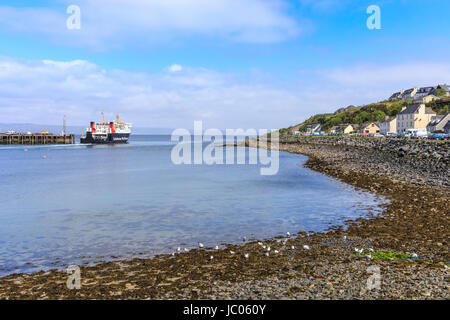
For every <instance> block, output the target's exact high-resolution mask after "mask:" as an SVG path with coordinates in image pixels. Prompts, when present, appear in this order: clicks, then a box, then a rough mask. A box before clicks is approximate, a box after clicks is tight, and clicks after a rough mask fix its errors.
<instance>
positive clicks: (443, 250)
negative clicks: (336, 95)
mask: <svg viewBox="0 0 450 320" xmlns="http://www.w3.org/2000/svg"><path fill="white" fill-rule="evenodd" d="M324 139H327V140H324ZM386 140H390V139H386ZM248 143H250V145H252V142H251V141H250V142H247V144H248ZM414 143H418V142H411V141H409V142H405V141H399V140H394V139H392V142H391V141H383V140H381V139H380V140H379V141H378V139H372V140H369V139H364V140H362V139H361V140H358V139H353V140H344V139H342V140H341V139H335V138H320V139H318V138H312V137H311V138H305V137H302V138H298V137H283V138H282V139H281V141H280V145H279V149H280V150H282V151H288V152H293V153H300V154H304V155H306V156H308V157H309V160H308V161H307V163H306V166H307V167H309V168H311V169H313V170H316V171H319V172H321V173H324V174H327V175H329V176H332V177H335V178H338V179H341V180H342V181H344V182H346V183H348V184H351V185H353V186H356V187H359V188H363V189H366V190H369V191H371V192H375V193H377V194H380V195H383V196H384V197H386V198H388V199H389V200H390V203H389V204H387V205H386V206H385V208H384V211H383V213H382V214H381V215H378V216H374V217H361V218H358V219H356V220H351V221H347V222H346V225H345V228H343V227H334V228H331V229H330V230H329V231H328V232H323V233H315V234H307V233H304V232H299V233H298V234H295V235H292V236H290V237H288V236H286V237H285V238H278V239H270V240H267V241H263V242H258V241H251V242H245V243H243V244H242V245H229V246H227V248H225V249H220V250H214V249H213V248H205V249H196V250H191V251H190V252H187V253H177V254H175V255H159V256H156V257H154V258H151V259H133V260H129V261H116V262H106V263H101V264H98V265H96V266H91V267H81V289H79V290H69V289H67V287H66V281H67V276H68V275H67V273H65V272H63V271H60V270H51V271H49V272H39V273H35V274H31V275H29V274H13V275H9V276H6V277H3V278H0V299H449V298H450V295H449V292H450V290H449V285H448V283H449V281H448V280H449V271H448V270H449V261H450V256H449V250H448V249H449V248H448V246H449V239H450V234H449V225H450V224H449V222H450V217H449V212H450V205H449V203H450V201H449V200H450V197H449V195H450V192H449V191H450V190H449V188H448V186H449V174H448V173H449V172H448V170H449V169H448V167H449V163H448V160H449V144H448V142H446V143H442V144H435V145H428V144H424V145H421V144H414ZM420 143H425V142H420ZM427 143H428V142H427ZM429 143H432V142H429ZM401 150H403V151H401ZM415 155H416V156H415ZM417 155H420V156H417ZM414 157H415V158H414ZM414 159H416V160H415V161H413V160H414ZM268 247H270V251H268ZM355 249H357V250H358V251H355ZM276 251H277V252H276ZM211 257H212V258H211ZM377 280H379V286H375V288H374V287H373V286H371V285H370V284H374V283H376V281H377Z"/></svg>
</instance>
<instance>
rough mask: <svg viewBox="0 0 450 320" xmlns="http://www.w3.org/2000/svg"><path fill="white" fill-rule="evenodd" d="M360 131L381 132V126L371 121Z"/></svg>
mask: <svg viewBox="0 0 450 320" xmlns="http://www.w3.org/2000/svg"><path fill="white" fill-rule="evenodd" d="M359 131H360V132H361V133H367V134H374V133H380V127H379V126H378V125H377V124H376V123H375V122H369V123H365V124H363V125H362V126H361V129H360V130H359Z"/></svg>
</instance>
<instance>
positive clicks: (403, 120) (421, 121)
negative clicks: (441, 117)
mask: <svg viewBox="0 0 450 320" xmlns="http://www.w3.org/2000/svg"><path fill="white" fill-rule="evenodd" d="M435 116H436V112H434V111H432V110H430V109H428V108H427V107H425V104H423V103H421V104H414V105H411V106H409V107H403V108H402V111H401V112H400V113H399V114H398V115H397V132H398V133H403V132H405V131H406V130H407V129H426V127H427V125H428V124H429V123H430V121H431V118H432V117H435Z"/></svg>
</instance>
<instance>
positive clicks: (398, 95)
mask: <svg viewBox="0 0 450 320" xmlns="http://www.w3.org/2000/svg"><path fill="white" fill-rule="evenodd" d="M403 92H405V90H401V91H399V92H395V93H393V94H392V95H391V96H390V97H389V100H400V99H401V98H402V97H403Z"/></svg>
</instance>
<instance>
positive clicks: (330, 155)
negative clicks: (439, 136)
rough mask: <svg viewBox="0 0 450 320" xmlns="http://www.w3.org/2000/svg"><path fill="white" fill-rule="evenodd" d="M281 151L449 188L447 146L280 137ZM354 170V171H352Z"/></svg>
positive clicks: (422, 142) (449, 146)
mask: <svg viewBox="0 0 450 320" xmlns="http://www.w3.org/2000/svg"><path fill="white" fill-rule="evenodd" d="M280 149H281V150H285V151H290V152H298V153H304V154H311V155H315V156H317V155H318V154H320V157H321V159H322V160H325V161H333V162H334V161H342V162H343V163H344V162H345V163H346V165H348V164H349V163H350V164H353V166H354V167H358V168H357V169H360V170H369V171H370V172H372V173H380V174H388V175H390V176H394V177H396V178H399V179H401V180H405V179H406V180H409V181H410V182H412V183H415V184H423V185H432V186H447V187H448V186H450V142H448V141H443V142H438V141H429V140H416V139H384V138H382V139H377V138H355V137H304V136H300V137H298V136H282V137H280ZM352 169H355V168H352Z"/></svg>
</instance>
